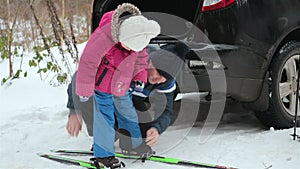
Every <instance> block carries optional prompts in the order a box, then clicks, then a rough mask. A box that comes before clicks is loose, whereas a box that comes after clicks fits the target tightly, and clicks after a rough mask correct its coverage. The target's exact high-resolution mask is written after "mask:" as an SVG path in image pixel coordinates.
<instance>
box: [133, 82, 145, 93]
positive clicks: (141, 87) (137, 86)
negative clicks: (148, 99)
mask: <svg viewBox="0 0 300 169" xmlns="http://www.w3.org/2000/svg"><path fill="white" fill-rule="evenodd" d="M134 84H135V86H134V90H135V91H137V92H142V91H143V90H144V87H145V84H144V82H143V81H138V80H137V81H134Z"/></svg>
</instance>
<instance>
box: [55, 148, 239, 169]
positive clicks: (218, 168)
mask: <svg viewBox="0 0 300 169" xmlns="http://www.w3.org/2000/svg"><path fill="white" fill-rule="evenodd" d="M51 151H52V152H54V153H61V154H64V155H93V151H89V150H64V149H60V150H51ZM115 156H116V157H119V158H126V159H140V156H135V155H125V154H122V153H118V152H116V153H115ZM146 160H149V161H154V162H161V163H166V164H173V165H183V166H191V167H200V168H215V169H237V168H234V167H227V166H222V165H215V164H208V163H202V162H196V161H188V160H182V159H177V158H172V157H163V156H155V155H153V156H151V157H149V158H147V159H146Z"/></svg>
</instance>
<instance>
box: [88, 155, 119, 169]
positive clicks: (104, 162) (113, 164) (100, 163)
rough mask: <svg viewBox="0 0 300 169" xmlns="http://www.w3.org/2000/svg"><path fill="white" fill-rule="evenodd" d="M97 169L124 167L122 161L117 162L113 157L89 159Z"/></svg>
mask: <svg viewBox="0 0 300 169" xmlns="http://www.w3.org/2000/svg"><path fill="white" fill-rule="evenodd" d="M90 160H91V161H92V162H93V163H94V165H95V167H96V168H97V169H101V168H103V167H107V168H110V169H115V168H121V167H125V164H124V163H123V162H122V161H119V160H118V159H117V158H115V156H110V157H104V158H98V157H97V158H91V159H90Z"/></svg>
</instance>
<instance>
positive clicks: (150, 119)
mask: <svg viewBox="0 0 300 169" xmlns="http://www.w3.org/2000/svg"><path fill="white" fill-rule="evenodd" d="M188 51H189V48H188V47H187V46H186V45H185V44H183V43H182V42H178V43H175V44H167V45H164V46H161V47H160V49H158V50H154V51H152V52H151V51H149V53H150V55H149V67H148V83H147V84H146V85H145V86H143V85H142V84H141V85H138V86H137V87H135V86H136V85H135V86H133V87H132V89H133V90H134V92H133V96H132V100H133V104H134V106H135V108H136V109H137V112H138V117H139V124H140V128H141V132H142V136H143V138H144V139H145V143H146V145H148V146H154V145H155V144H157V142H158V138H159V136H160V134H162V133H163V132H164V131H165V130H166V129H167V128H168V126H169V125H170V123H171V120H172V115H173V99H174V91H175V89H176V79H175V77H176V75H177V74H178V72H179V71H180V70H181V68H182V65H183V63H184V58H185V55H186V54H187V53H188ZM75 80H76V73H75V74H74V76H73V78H72V82H71V83H70V84H69V87H68V96H69V97H68V104H67V107H68V108H69V109H70V113H69V119H68V123H67V126H66V129H67V131H68V133H69V134H70V135H71V136H77V135H78V134H79V131H80V130H81V127H82V119H83V121H84V122H85V124H86V126H87V131H88V134H89V136H93V101H92V100H93V99H89V101H87V102H81V101H80V98H79V96H77V95H76V94H75V88H76V87H75V84H76V82H75ZM141 86H143V87H142V88H141ZM149 107H150V108H149ZM153 112H154V113H153ZM119 133H121V134H119V136H120V147H121V149H127V148H126V147H128V146H129V147H130V145H128V143H130V141H125V140H126V139H125V137H124V139H121V137H122V135H125V136H128V133H129V132H127V131H119ZM127 138H128V137H127Z"/></svg>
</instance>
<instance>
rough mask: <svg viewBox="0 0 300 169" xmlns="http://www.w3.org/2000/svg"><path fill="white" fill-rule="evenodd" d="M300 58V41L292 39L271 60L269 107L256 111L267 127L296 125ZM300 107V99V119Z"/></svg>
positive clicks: (277, 127)
mask: <svg viewBox="0 0 300 169" xmlns="http://www.w3.org/2000/svg"><path fill="white" fill-rule="evenodd" d="M299 59H300V42H295V41H292V42H289V43H286V44H285V45H284V46H283V47H282V48H281V49H280V51H278V52H277V54H276V55H275V57H274V58H273V60H272V62H271V66H270V70H269V71H270V73H269V74H270V77H269V79H268V80H269V82H270V83H269V108H268V110H267V111H256V112H255V114H256V116H257V118H258V119H259V120H260V121H261V122H262V123H263V124H264V125H266V126H267V127H274V128H276V129H284V128H291V127H293V126H294V119H295V105H296V91H297V78H298V71H299V66H298V65H299V61H300V60H299ZM299 109H300V107H299V99H298V114H297V116H298V117H297V118H298V119H299V120H300V113H299ZM299 120H298V122H299ZM297 125H298V126H299V123H298V124H297Z"/></svg>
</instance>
